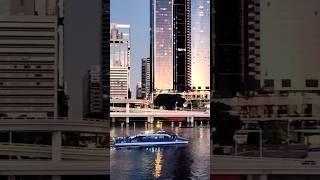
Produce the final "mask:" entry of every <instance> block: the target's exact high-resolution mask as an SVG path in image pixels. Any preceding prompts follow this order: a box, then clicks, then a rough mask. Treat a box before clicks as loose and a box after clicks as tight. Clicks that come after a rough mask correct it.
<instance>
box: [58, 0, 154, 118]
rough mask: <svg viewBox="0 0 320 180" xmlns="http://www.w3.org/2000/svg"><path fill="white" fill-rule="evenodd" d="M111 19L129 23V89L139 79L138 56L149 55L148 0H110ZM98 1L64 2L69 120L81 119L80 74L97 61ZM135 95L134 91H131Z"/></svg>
mask: <svg viewBox="0 0 320 180" xmlns="http://www.w3.org/2000/svg"><path fill="white" fill-rule="evenodd" d="M110 9H111V22H116V23H121V24H130V25H131V33H132V37H131V40H132V43H131V49H132V51H131V89H132V90H135V86H136V84H137V82H140V81H141V80H140V79H141V58H143V57H149V0H111V8H110ZM99 28H100V0H67V1H65V30H64V32H65V34H64V38H65V39H64V40H65V42H64V43H65V62H64V66H65V70H64V71H65V81H66V82H67V92H68V95H69V98H70V99H69V107H70V110H69V113H70V114H69V116H70V119H79V118H82V77H83V75H84V74H85V72H86V71H87V70H88V68H89V67H90V65H99V62H100V39H99V38H100V29H99ZM133 95H134V96H133V97H135V92H133Z"/></svg>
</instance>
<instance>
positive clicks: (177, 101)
mask: <svg viewBox="0 0 320 180" xmlns="http://www.w3.org/2000/svg"><path fill="white" fill-rule="evenodd" d="M177 104H178V101H176V110H177Z"/></svg>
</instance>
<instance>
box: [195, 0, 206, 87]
mask: <svg viewBox="0 0 320 180" xmlns="http://www.w3.org/2000/svg"><path fill="white" fill-rule="evenodd" d="M209 37H210V0H193V1H191V63H192V64H191V84H192V89H194V90H210V38H209Z"/></svg>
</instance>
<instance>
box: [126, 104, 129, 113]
mask: <svg viewBox="0 0 320 180" xmlns="http://www.w3.org/2000/svg"><path fill="white" fill-rule="evenodd" d="M129 109H130V104H129V103H127V104H126V113H129Z"/></svg>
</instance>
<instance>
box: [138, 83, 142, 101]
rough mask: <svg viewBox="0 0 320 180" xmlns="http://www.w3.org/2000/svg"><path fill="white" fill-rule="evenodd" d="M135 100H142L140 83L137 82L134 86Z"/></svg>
mask: <svg viewBox="0 0 320 180" xmlns="http://www.w3.org/2000/svg"><path fill="white" fill-rule="evenodd" d="M136 99H143V94H142V84H141V82H138V83H137V86H136Z"/></svg>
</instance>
